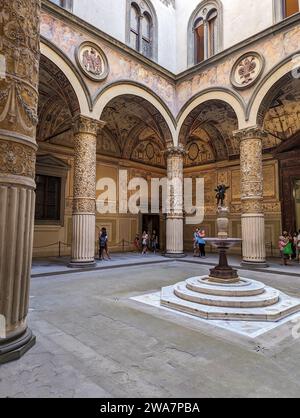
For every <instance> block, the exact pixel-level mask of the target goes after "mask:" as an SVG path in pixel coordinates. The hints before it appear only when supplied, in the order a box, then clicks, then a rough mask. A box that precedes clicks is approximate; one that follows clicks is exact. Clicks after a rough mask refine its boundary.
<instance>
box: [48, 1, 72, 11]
mask: <svg viewBox="0 0 300 418" xmlns="http://www.w3.org/2000/svg"><path fill="white" fill-rule="evenodd" d="M50 1H51V2H52V3H53V4H56V3H54V1H53V0H50ZM59 3H60V4H56V6H58V7H61V8H62V9H65V10H68V11H69V12H72V11H73V0H59Z"/></svg>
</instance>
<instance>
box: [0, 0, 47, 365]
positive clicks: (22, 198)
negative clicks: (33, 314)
mask: <svg viewBox="0 0 300 418" xmlns="http://www.w3.org/2000/svg"><path fill="white" fill-rule="evenodd" d="M0 10H1V17H0V22H1V24H0V324H2V325H1V328H2V329H0V363H4V362H8V361H12V360H16V359H18V358H20V357H21V356H22V355H23V354H24V353H25V352H26V351H27V350H29V349H30V348H31V347H32V346H33V345H34V343H35V337H34V336H33V335H32V332H31V331H30V329H29V328H28V327H27V314H28V302H29V286H30V274H31V259H32V245H33V227H34V209H35V192H34V190H35V159H36V150H37V145H36V140H35V135H36V125H37V105H38V90H37V89H38V76H39V74H38V68H39V17H40V1H39V0H21V1H20V0H19V1H17V0H1V1H0ZM4 325H5V326H4ZM4 328H5V329H4Z"/></svg>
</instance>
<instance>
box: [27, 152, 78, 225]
mask: <svg viewBox="0 0 300 418" xmlns="http://www.w3.org/2000/svg"><path fill="white" fill-rule="evenodd" d="M69 170H70V167H69V165H68V164H66V162H65V161H63V160H60V159H58V158H56V157H54V156H52V155H38V157H37V161H36V179H35V180H36V208H35V220H36V224H38V225H61V226H63V225H64V216H65V213H64V212H65V203H66V202H65V198H66V196H65V190H66V181H67V176H68V172H69Z"/></svg>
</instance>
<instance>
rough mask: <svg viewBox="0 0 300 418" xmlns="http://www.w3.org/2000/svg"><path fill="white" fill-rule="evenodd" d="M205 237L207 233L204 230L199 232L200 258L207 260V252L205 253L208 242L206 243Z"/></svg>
mask: <svg viewBox="0 0 300 418" xmlns="http://www.w3.org/2000/svg"><path fill="white" fill-rule="evenodd" d="M205 237H206V233H205V231H204V230H202V231H200V232H199V238H198V244H199V250H200V255H199V257H200V258H202V257H203V258H205V257H206V252H205V246H206V241H205Z"/></svg>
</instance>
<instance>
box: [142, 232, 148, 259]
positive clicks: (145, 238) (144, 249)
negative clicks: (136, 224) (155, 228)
mask: <svg viewBox="0 0 300 418" xmlns="http://www.w3.org/2000/svg"><path fill="white" fill-rule="evenodd" d="M148 241H149V235H148V233H147V232H146V231H144V232H143V235H142V255H147V254H148Z"/></svg>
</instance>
